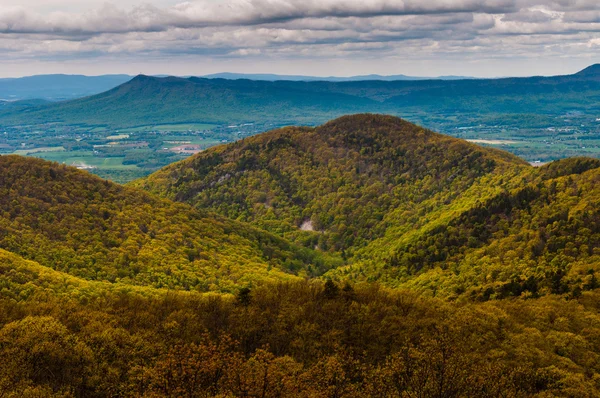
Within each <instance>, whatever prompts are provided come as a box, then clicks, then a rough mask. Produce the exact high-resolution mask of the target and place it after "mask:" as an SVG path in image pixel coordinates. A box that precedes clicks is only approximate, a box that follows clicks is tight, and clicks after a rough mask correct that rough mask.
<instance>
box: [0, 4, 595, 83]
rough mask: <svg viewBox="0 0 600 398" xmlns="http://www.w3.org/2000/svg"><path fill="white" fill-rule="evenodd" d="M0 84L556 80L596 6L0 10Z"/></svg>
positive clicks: (590, 39)
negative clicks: (86, 79)
mask: <svg viewBox="0 0 600 398" xmlns="http://www.w3.org/2000/svg"><path fill="white" fill-rule="evenodd" d="M0 57H1V58H0V77H19V76H26V75H34V74H48V73H67V74H86V75H100V74H114V73H126V74H139V73H144V74H167V75H204V74H209V73H217V72H238V73H278V74H301V75H313V76H351V75H363V74H382V75H394V74H405V75H412V76H440V75H460V76H476V77H498V76H531V75H558V74H569V73H574V72H576V71H578V70H580V69H583V68H585V67H586V66H589V65H591V64H594V63H600V2H599V1H598V0H554V1H552V0H550V1H542V0H485V1H484V0H299V1H298V0H189V1H181V0H145V1H144V0H118V1H113V0H0Z"/></svg>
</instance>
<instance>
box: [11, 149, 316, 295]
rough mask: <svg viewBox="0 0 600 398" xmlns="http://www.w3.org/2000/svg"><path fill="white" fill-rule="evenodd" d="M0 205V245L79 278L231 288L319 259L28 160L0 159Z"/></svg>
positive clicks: (281, 275) (293, 271) (238, 227)
mask: <svg viewBox="0 0 600 398" xmlns="http://www.w3.org/2000/svg"><path fill="white" fill-rule="evenodd" d="M0 208H1V209H2V211H1V212H0V248H2V249H6V250H8V251H10V252H13V253H15V254H18V255H21V256H23V257H25V258H27V259H30V260H34V261H36V262H38V263H39V264H41V265H43V266H46V267H50V268H53V269H55V270H57V271H61V272H63V273H65V274H69V275H72V276H76V277H79V278H82V279H87V280H93V281H107V282H121V283H124V284H134V285H148V286H152V287H157V288H160V287H164V288H172V289H188V290H199V291H209V290H216V291H235V290H237V288H239V287H240V286H247V285H251V284H252V283H254V282H256V281H258V280H261V281H265V280H269V279H272V280H286V279H294V278H296V276H295V275H297V274H298V273H300V274H303V275H309V274H311V273H312V272H315V273H316V272H318V269H317V268H318V267H319V264H322V263H321V262H320V260H319V257H318V256H315V255H313V254H312V252H311V250H309V249H298V248H296V247H294V246H293V245H291V244H289V243H287V242H286V241H284V240H283V239H281V238H279V237H276V236H274V235H271V234H269V233H266V232H262V231H259V230H256V229H255V228H252V227H250V226H248V225H243V224H240V223H237V222H234V221H230V220H227V219H224V218H221V217H218V216H211V215H208V214H206V213H204V212H198V211H195V210H192V209H191V208H190V207H189V206H187V205H182V204H175V203H172V202H170V201H168V200H163V199H159V198H156V197H153V196H152V195H149V194H147V193H145V192H142V191H139V190H137V189H134V188H126V187H122V186H120V185H117V184H114V183H111V182H108V181H105V180H101V179H100V178H98V177H95V176H93V175H91V174H88V173H86V172H83V171H79V170H77V169H75V168H71V167H67V166H64V165H58V164H56V163H50V162H46V161H42V160H38V159H33V158H22V157H18V156H2V157H0ZM309 265H310V267H309Z"/></svg>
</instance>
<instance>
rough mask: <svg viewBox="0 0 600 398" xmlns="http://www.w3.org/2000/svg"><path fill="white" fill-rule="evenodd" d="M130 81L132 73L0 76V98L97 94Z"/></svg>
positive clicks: (56, 98) (64, 96)
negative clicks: (5, 77) (7, 77)
mask: <svg viewBox="0 0 600 398" xmlns="http://www.w3.org/2000/svg"><path fill="white" fill-rule="evenodd" d="M128 80H131V76H129V75H104V76H83V75H38V76H28V77H21V78H9V79H0V100H4V101H15V100H24V99H45V100H50V101H60V100H68V99H73V98H80V97H85V96H87V95H93V94H98V93H101V92H103V91H106V90H110V89H111V88H114V87H116V86H118V85H119V84H123V83H125V82H127V81H128Z"/></svg>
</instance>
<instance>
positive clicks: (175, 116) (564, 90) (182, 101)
mask: <svg viewBox="0 0 600 398" xmlns="http://www.w3.org/2000/svg"><path fill="white" fill-rule="evenodd" d="M595 70H597V66H592V67H590V68H587V69H586V70H584V71H581V72H579V73H577V74H574V75H569V76H555V77H531V78H505V79H464V80H422V81H400V80H397V81H376V80H366V81H350V82H327V81H312V82H305V81H253V80H246V79H239V80H229V79H206V78H196V77H191V78H176V77H166V78H160V77H149V76H143V75H140V76H137V77H136V78H134V79H133V80H131V81H129V82H127V83H125V84H122V85H121V86H119V87H116V88H114V89H112V90H110V91H107V92H104V93H102V94H98V95H95V96H92V97H89V98H82V99H78V100H73V101H66V102H62V103H58V104H49V105H46V106H38V107H36V106H33V107H30V108H28V109H17V110H14V109H13V110H10V109H9V110H6V111H4V112H2V113H1V114H0V126H5V127H6V126H14V125H31V124H45V123H55V122H58V123H63V124H67V125H78V126H82V125H83V126H109V127H112V128H124V127H133V126H151V125H157V124H171V123H179V124H182V123H217V124H229V123H244V122H253V123H277V124H279V125H285V124H299V123H300V124H312V125H314V124H317V123H320V122H324V121H325V120H329V119H331V118H334V117H336V116H340V115H343V114H348V113H357V112H381V113H391V114H396V115H401V114H402V115H410V117H411V118H412V120H413V121H423V117H425V116H424V115H429V116H427V120H426V121H427V124H428V125H431V126H434V125H437V124H438V123H440V121H439V120H437V119H436V118H435V117H434V116H433V115H438V116H439V115H441V114H452V115H455V117H457V118H459V120H460V123H463V124H462V125H463V126H464V125H465V123H466V125H472V119H473V118H475V119H478V120H479V121H480V122H485V123H487V122H488V121H491V120H493V117H495V116H497V115H499V114H503V115H513V116H514V117H517V118H518V119H520V121H521V123H520V125H521V126H522V127H523V126H524V124H527V125H529V124H530V123H532V122H533V123H542V122H543V123H549V122H550V121H551V120H552V118H548V119H545V118H544V115H545V116H548V115H555V116H559V115H561V114H564V113H566V112H573V111H577V112H584V113H586V112H592V113H593V112H596V111H598V106H597V103H598V102H597V98H599V96H600V81H599V80H598V78H597V73H595V72H594V71H595ZM540 117H542V118H543V121H541V120H539V118H540ZM507 121H508V122H510V123H508V124H509V125H513V122H514V125H519V123H518V121H512V122H511V121H510V118H508V119H507ZM525 121H526V122H525ZM502 124H507V123H506V121H505V123H502ZM459 125H460V124H459Z"/></svg>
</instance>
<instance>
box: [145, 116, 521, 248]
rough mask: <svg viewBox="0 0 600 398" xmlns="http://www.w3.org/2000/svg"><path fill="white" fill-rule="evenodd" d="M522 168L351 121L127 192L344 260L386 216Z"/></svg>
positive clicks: (447, 143) (432, 136)
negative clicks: (142, 192)
mask: <svg viewBox="0 0 600 398" xmlns="http://www.w3.org/2000/svg"><path fill="white" fill-rule="evenodd" d="M523 167H527V165H526V164H525V163H524V162H523V161H522V160H520V159H518V158H517V157H514V156H512V155H510V154H508V153H505V152H501V151H496V150H493V149H485V148H482V147H478V146H476V145H474V144H469V143H467V142H465V141H462V140H458V139H455V138H451V137H448V136H443V135H440V134H437V133H434V132H432V131H429V130H426V129H423V128H421V127H418V126H416V125H414V124H411V123H408V122H406V121H404V120H402V119H399V118H395V117H391V116H380V115H355V116H346V117H342V118H340V119H337V120H334V121H332V122H329V123H327V124H325V125H323V126H320V127H317V128H295V127H289V128H284V129H281V130H275V131H272V132H269V133H265V134H262V135H259V136H256V137H251V138H248V139H245V140H241V141H239V142H236V143H233V144H230V145H225V146H221V147H218V148H214V149H209V150H207V151H205V152H203V153H201V154H198V155H196V156H194V157H192V158H190V159H187V160H185V161H182V162H180V163H176V164H173V165H171V166H168V167H166V168H164V169H163V170H160V171H159V172H157V173H155V174H153V175H151V176H150V177H148V178H147V179H145V180H141V181H138V182H135V185H137V186H140V187H143V188H145V189H147V190H149V191H151V192H154V193H157V194H160V195H163V196H165V197H168V198H170V199H174V200H177V201H181V202H186V203H190V204H192V205H194V206H196V207H197V208H201V209H210V210H213V211H215V212H218V213H221V214H223V215H225V216H227V217H230V218H234V219H239V220H243V221H248V222H252V223H254V224H256V225H258V226H260V227H262V228H264V229H267V230H270V231H273V232H276V233H278V234H280V235H282V236H286V237H288V238H292V239H296V240H298V241H300V242H302V243H303V244H305V245H307V246H309V247H313V246H315V245H316V246H317V247H319V248H320V249H322V250H326V251H330V250H332V251H339V252H341V251H344V252H348V251H353V250H354V249H356V248H357V247H360V246H362V245H364V244H365V243H366V242H368V241H370V240H372V239H375V238H377V237H379V236H381V235H382V234H383V233H384V232H385V230H386V229H387V228H388V227H389V225H388V222H387V220H386V215H387V213H388V212H390V211H391V210H392V209H398V208H403V209H404V210H405V211H406V212H411V213H412V214H419V211H421V210H424V209H421V208H420V207H419V206H420V205H419V204H421V203H425V202H428V203H430V204H429V206H440V205H442V204H443V203H445V202H450V201H452V200H454V199H456V198H457V197H459V196H460V195H461V194H462V193H463V192H465V191H467V190H468V189H469V188H470V187H471V186H472V185H473V184H475V183H476V182H477V181H478V180H480V179H481V178H482V177H484V176H486V175H489V174H499V173H504V172H506V171H508V170H510V169H513V168H515V169H519V168H523ZM417 209H420V210H417ZM415 212H416V213H415ZM301 229H304V230H307V229H308V230H312V231H313V232H308V233H304V232H303V231H301Z"/></svg>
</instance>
